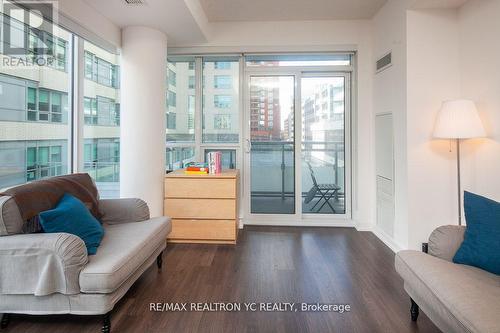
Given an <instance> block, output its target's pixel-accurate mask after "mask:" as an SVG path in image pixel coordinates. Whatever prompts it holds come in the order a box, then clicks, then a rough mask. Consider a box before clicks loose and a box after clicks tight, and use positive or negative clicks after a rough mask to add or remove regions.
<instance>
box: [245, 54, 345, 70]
mask: <svg viewBox="0 0 500 333" xmlns="http://www.w3.org/2000/svg"><path fill="white" fill-rule="evenodd" d="M351 57H352V56H351V54H345V53H343V54H324V55H322V54H318V55H310V54H309V55H293V54H292V55H247V56H245V61H246V65H247V66H249V67H280V66H284V67H287V66H301V67H308V66H349V65H351Z"/></svg>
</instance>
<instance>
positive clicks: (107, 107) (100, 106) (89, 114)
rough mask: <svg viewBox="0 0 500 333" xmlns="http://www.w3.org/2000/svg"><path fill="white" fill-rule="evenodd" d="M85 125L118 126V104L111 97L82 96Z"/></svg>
mask: <svg viewBox="0 0 500 333" xmlns="http://www.w3.org/2000/svg"><path fill="white" fill-rule="evenodd" d="M83 113H84V121H85V125H101V126H120V104H118V103H115V101H114V100H113V99H111V98H107V97H103V96H96V98H92V97H84V98H83Z"/></svg>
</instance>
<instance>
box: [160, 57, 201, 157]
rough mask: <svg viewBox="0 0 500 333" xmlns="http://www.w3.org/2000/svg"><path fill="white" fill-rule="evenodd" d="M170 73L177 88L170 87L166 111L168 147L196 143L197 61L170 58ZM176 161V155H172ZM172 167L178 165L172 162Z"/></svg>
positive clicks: (191, 58)
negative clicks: (174, 79)
mask: <svg viewBox="0 0 500 333" xmlns="http://www.w3.org/2000/svg"><path fill="white" fill-rule="evenodd" d="M167 66H168V69H169V72H170V71H171V72H173V73H175V77H176V80H177V83H178V84H177V86H176V87H174V86H172V85H169V86H168V91H167V110H166V124H165V127H166V141H167V147H169V146H170V144H173V143H175V144H176V145H178V144H179V143H193V142H194V135H195V134H194V127H195V126H194V110H195V104H196V92H195V91H194V89H195V80H196V79H195V78H196V74H195V72H196V70H195V67H196V66H195V61H194V58H193V57H179V58H177V57H169V58H168V64H167ZM171 156H172V158H173V159H175V156H177V155H175V154H174V153H172V154H171ZM167 164H170V165H171V166H174V165H178V164H177V163H174V162H172V161H170V162H168V163H167Z"/></svg>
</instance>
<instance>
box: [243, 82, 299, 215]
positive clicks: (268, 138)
mask: <svg viewBox="0 0 500 333" xmlns="http://www.w3.org/2000/svg"><path fill="white" fill-rule="evenodd" d="M249 86H250V88H249V90H250V91H249V95H250V96H249V97H250V108H249V110H250V138H248V139H247V144H248V145H249V147H248V149H249V153H250V211H251V213H252V214H294V213H295V134H294V132H295V129H294V112H295V77H294V76H289V75H283V76H279V75H256V76H250V82H249Z"/></svg>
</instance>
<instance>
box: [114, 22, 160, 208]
mask: <svg viewBox="0 0 500 333" xmlns="http://www.w3.org/2000/svg"><path fill="white" fill-rule="evenodd" d="M166 69H167V36H166V35H165V34H164V33H163V32H160V31H158V30H155V29H151V28H147V27H141V26H132V27H126V28H124V29H123V30H122V50H121V94H120V95H121V110H122V111H121V115H120V118H121V124H120V135H121V137H120V195H121V197H123V198H126V197H137V198H141V199H143V200H145V201H146V202H147V203H148V205H149V209H150V212H151V216H160V215H163V177H164V174H165V100H166V91H167V88H166V78H167V76H166Z"/></svg>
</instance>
